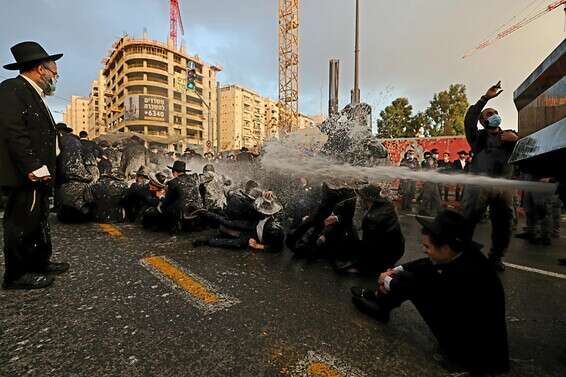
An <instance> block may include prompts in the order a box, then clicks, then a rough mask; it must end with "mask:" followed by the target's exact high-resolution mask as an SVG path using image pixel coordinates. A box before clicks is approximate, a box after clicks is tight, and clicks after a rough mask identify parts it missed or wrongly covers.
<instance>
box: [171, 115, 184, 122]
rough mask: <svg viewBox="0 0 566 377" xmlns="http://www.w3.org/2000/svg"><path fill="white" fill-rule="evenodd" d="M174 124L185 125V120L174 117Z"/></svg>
mask: <svg viewBox="0 0 566 377" xmlns="http://www.w3.org/2000/svg"><path fill="white" fill-rule="evenodd" d="M173 123H175V124H183V118H181V117H179V116H174V117H173Z"/></svg>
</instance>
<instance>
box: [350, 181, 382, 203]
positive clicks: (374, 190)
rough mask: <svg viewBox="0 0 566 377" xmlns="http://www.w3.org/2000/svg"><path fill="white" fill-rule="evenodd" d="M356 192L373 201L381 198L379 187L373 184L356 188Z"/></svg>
mask: <svg viewBox="0 0 566 377" xmlns="http://www.w3.org/2000/svg"><path fill="white" fill-rule="evenodd" d="M356 193H357V194H358V195H359V196H361V197H362V198H366V199H369V200H371V201H373V202H376V201H379V200H381V187H379V186H377V185H373V184H366V185H363V186H361V187H359V188H357V189H356Z"/></svg>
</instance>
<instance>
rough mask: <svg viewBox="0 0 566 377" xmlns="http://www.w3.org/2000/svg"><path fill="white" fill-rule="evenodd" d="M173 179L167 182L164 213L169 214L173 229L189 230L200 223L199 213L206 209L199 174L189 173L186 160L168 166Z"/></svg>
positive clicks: (163, 205)
mask: <svg viewBox="0 0 566 377" xmlns="http://www.w3.org/2000/svg"><path fill="white" fill-rule="evenodd" d="M168 168H169V169H171V171H172V172H173V179H172V180H170V181H169V182H167V194H166V195H165V198H164V199H163V203H162V206H161V208H162V210H163V213H164V214H166V215H167V216H169V220H170V222H171V225H172V230H183V229H184V230H188V229H190V228H193V227H194V226H195V225H197V224H198V223H199V213H200V212H202V211H203V210H204V206H203V204H202V199H201V197H200V191H199V183H200V182H199V176H198V174H196V173H191V174H187V173H188V172H189V171H190V170H187V165H186V164H185V162H184V161H175V162H174V163H173V166H168Z"/></svg>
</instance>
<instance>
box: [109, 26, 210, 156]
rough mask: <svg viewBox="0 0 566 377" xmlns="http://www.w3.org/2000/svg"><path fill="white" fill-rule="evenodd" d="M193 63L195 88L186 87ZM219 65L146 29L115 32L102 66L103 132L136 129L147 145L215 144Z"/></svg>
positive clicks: (202, 146)
mask: <svg viewBox="0 0 566 377" xmlns="http://www.w3.org/2000/svg"><path fill="white" fill-rule="evenodd" d="M192 67H194V69H195V70H196V73H197V80H196V82H195V84H196V88H195V89H194V90H188V89H187V88H186V85H187V82H186V80H187V69H188V68H192ZM220 70H221V68H220V67H219V66H215V65H210V64H208V63H205V62H204V61H202V60H201V59H200V58H199V57H198V56H189V55H188V54H187V53H186V52H185V51H184V50H183V49H181V50H177V49H175V48H174V47H173V45H172V44H171V43H169V44H165V43H162V42H158V41H153V40H150V39H148V38H147V34H144V37H143V38H142V39H134V38H130V37H128V36H124V37H122V38H120V39H119V40H118V41H116V42H115V43H114V44H113V46H112V50H111V51H110V52H109V54H108V56H107V57H106V58H105V60H104V69H103V72H102V76H103V79H104V97H105V106H104V117H105V125H106V132H131V133H136V134H139V135H140V136H141V137H142V138H143V139H144V140H146V142H147V144H148V147H150V148H161V149H169V150H177V151H179V152H180V151H182V150H184V149H185V148H187V147H190V148H194V149H197V150H199V151H203V150H204V151H207V150H208V149H209V148H208V145H210V146H214V145H216V138H217V133H216V129H217V125H216V122H217V114H216V111H217V98H216V95H217V90H216V87H217V81H216V74H217V73H218V72H219V71H220ZM99 81H100V80H99ZM99 90H100V88H99ZM99 96H100V93H99Z"/></svg>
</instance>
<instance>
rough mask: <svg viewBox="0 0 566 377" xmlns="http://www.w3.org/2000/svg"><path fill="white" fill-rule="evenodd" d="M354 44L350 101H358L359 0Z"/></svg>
mask: <svg viewBox="0 0 566 377" xmlns="http://www.w3.org/2000/svg"><path fill="white" fill-rule="evenodd" d="M355 40H356V46H355V50H354V89H353V90H352V96H351V101H350V102H351V103H352V105H357V104H359V103H360V97H361V96H360V0H356V39H355Z"/></svg>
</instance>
